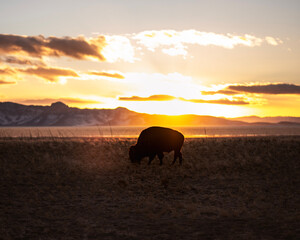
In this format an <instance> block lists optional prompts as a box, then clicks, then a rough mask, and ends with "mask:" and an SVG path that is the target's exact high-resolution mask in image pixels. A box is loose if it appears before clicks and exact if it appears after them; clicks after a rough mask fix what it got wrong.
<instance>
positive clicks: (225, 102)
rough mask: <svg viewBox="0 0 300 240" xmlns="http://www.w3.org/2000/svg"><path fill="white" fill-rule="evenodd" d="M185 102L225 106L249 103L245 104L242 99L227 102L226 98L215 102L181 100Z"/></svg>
mask: <svg viewBox="0 0 300 240" xmlns="http://www.w3.org/2000/svg"><path fill="white" fill-rule="evenodd" d="M182 100H184V101H187V102H193V103H211V104H226V105H247V104H249V102H246V101H244V100H242V99H240V100H229V99H227V98H224V99H217V100H203V99H188V100H187V99H182Z"/></svg>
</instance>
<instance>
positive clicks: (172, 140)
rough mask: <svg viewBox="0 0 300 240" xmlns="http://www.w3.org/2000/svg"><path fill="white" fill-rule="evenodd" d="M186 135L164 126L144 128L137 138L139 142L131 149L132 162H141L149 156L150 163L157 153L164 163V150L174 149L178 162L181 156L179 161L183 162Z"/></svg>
mask: <svg viewBox="0 0 300 240" xmlns="http://www.w3.org/2000/svg"><path fill="white" fill-rule="evenodd" d="M183 141H184V136H183V135H182V134H181V133H180V132H178V131H176V130H173V129H170V128H164V127H149V128H147V129H145V130H143V131H142V132H141V134H140V136H139V138H138V140H137V144H136V145H134V146H131V147H130V149H129V157H130V160H131V162H138V163H140V162H141V160H142V158H144V157H149V162H148V164H150V163H151V161H152V160H153V159H154V157H155V156H156V155H157V156H158V158H159V161H160V165H162V159H163V157H164V154H163V153H164V152H171V151H173V150H174V160H173V162H172V164H174V163H175V162H176V159H177V158H178V157H179V163H180V165H181V164H182V154H181V152H180V149H181V147H182V145H183Z"/></svg>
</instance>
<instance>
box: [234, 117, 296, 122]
mask: <svg viewBox="0 0 300 240" xmlns="http://www.w3.org/2000/svg"><path fill="white" fill-rule="evenodd" d="M231 120H236V121H243V122H248V123H262V122H265V123H280V122H284V123H288V122H291V123H300V117H257V116H247V117H239V118H231Z"/></svg>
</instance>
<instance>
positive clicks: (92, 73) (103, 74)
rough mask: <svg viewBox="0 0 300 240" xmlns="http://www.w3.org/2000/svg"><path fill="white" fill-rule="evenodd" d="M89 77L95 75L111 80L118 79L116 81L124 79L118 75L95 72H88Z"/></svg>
mask: <svg viewBox="0 0 300 240" xmlns="http://www.w3.org/2000/svg"><path fill="white" fill-rule="evenodd" d="M88 74H89V75H96V76H103V77H111V78H118V79H124V78H125V77H124V76H123V75H121V74H119V73H108V72H97V71H91V72H88Z"/></svg>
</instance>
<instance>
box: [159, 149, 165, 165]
mask: <svg viewBox="0 0 300 240" xmlns="http://www.w3.org/2000/svg"><path fill="white" fill-rule="evenodd" d="M157 155H158V158H159V165H162V164H163V162H162V160H163V158H164V154H163V153H162V152H160V153H158V154H157Z"/></svg>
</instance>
